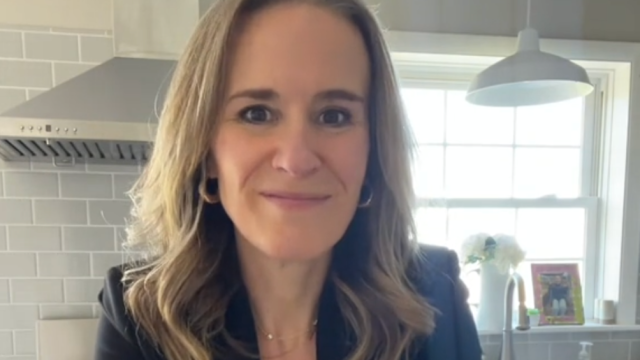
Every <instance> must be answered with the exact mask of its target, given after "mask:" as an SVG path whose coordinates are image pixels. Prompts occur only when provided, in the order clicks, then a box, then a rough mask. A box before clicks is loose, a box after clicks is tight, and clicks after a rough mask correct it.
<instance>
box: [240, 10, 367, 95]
mask: <svg viewBox="0 0 640 360" xmlns="http://www.w3.org/2000/svg"><path fill="white" fill-rule="evenodd" d="M231 60H232V61H231V68H230V70H231V73H230V83H229V87H230V89H229V90H230V91H231V92H233V91H234V90H241V89H244V88H247V87H269V88H272V87H273V88H276V91H279V90H278V88H280V89H281V90H283V91H284V90H285V89H289V90H292V91H301V92H304V91H310V90H311V89H312V88H313V89H316V90H317V89H319V88H335V87H340V88H347V89H348V90H352V91H357V92H361V93H364V92H366V90H367V87H368V83H369V61H368V55H367V50H366V47H365V44H364V41H363V39H362V36H361V34H360V32H359V31H358V29H357V28H356V27H355V26H354V25H352V24H351V23H350V22H349V21H348V20H347V19H346V18H344V17H342V16H341V15H339V14H337V13H335V12H333V11H331V10H328V9H324V8H320V7H317V6H313V5H307V4H282V5H276V6H272V7H269V8H267V9H265V10H262V11H260V12H258V13H256V14H254V15H252V16H251V17H249V18H248V19H246V21H245V22H244V23H243V26H242V28H241V29H240V31H239V32H238V34H237V37H236V39H235V42H234V49H233V54H232V57H231Z"/></svg>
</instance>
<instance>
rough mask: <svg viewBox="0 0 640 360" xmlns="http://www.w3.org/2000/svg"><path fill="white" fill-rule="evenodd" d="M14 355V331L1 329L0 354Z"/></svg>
mask: <svg viewBox="0 0 640 360" xmlns="http://www.w3.org/2000/svg"><path fill="white" fill-rule="evenodd" d="M4 355H13V332H11V331H6V330H3V331H0V356H4Z"/></svg>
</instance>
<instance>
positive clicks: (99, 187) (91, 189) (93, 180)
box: [60, 173, 113, 199]
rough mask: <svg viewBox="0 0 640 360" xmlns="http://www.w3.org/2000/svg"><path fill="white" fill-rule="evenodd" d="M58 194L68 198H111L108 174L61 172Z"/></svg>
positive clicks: (111, 186)
mask: <svg viewBox="0 0 640 360" xmlns="http://www.w3.org/2000/svg"><path fill="white" fill-rule="evenodd" d="M60 195H61V196H62V197H63V198H70V199H111V198H113V184H112V178H111V175H110V174H89V173H61V174H60Z"/></svg>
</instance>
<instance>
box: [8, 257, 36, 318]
mask: <svg viewBox="0 0 640 360" xmlns="http://www.w3.org/2000/svg"><path fill="white" fill-rule="evenodd" d="M36 269H37V268H36V254H33V253H20V252H15V253H14V252H0V278H23V277H35V276H36V274H37V271H36ZM0 319H2V317H0Z"/></svg>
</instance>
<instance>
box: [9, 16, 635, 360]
mask: <svg viewBox="0 0 640 360" xmlns="http://www.w3.org/2000/svg"><path fill="white" fill-rule="evenodd" d="M111 56H112V38H111V34H110V31H101V30H93V31H79V30H64V29H58V28H55V29H50V28H43V27H31V26H15V25H11V26H8V25H5V26H0V112H2V111H4V110H5V109H8V108H10V107H12V106H15V105H17V104H19V103H20V102H22V101H25V100H26V99H28V98H31V97H34V96H37V95H38V94H39V93H40V92H42V91H43V90H46V89H48V88H50V87H51V86H53V85H55V84H59V83H61V82H63V81H65V80H66V79H69V78H70V77H73V76H75V75H77V74H79V73H81V72H83V71H86V70H87V69H89V68H91V67H92V66H94V65H95V64H97V63H100V62H102V61H104V60H105V59H107V58H109V57H111ZM138 173H139V168H138V167H135V166H93V165H92V166H75V167H64V168H57V167H54V166H52V165H51V164H45V163H33V164H29V163H3V162H0V360H8V359H11V360H18V359H21V360H32V359H35V355H34V353H35V333H34V322H35V320H37V319H54V318H83V317H94V316H97V315H98V313H99V310H98V307H97V305H96V295H97V293H98V291H99V289H100V287H101V286H102V276H103V274H104V272H105V270H106V269H107V268H108V267H109V266H112V265H114V264H117V263H120V262H123V261H124V260H125V258H124V256H125V255H124V254H123V253H121V252H119V251H118V250H119V243H120V239H121V238H122V236H123V227H122V226H123V225H124V218H125V217H126V215H127V211H128V207H129V202H128V200H127V199H126V196H125V195H124V192H125V191H126V190H127V189H128V187H129V186H130V184H131V183H132V181H133V180H134V179H135V178H136V176H137V174H138ZM481 338H482V341H483V345H484V348H485V350H486V352H487V355H488V358H487V359H497V353H498V350H499V345H500V344H499V337H498V336H495V335H490V336H484V335H483V336H482V337H481ZM581 340H593V341H594V342H595V344H596V345H595V347H594V355H595V356H594V360H595V359H600V358H601V359H604V358H606V359H607V360H637V359H640V332H629V331H620V332H584V331H582V332H574V333H570V332H561V333H553V334H535V335H531V334H522V335H521V336H519V337H517V339H516V342H517V347H516V348H517V351H518V355H519V357H518V358H519V359H536V360H564V359H573V358H577V353H578V350H579V347H578V345H577V343H578V341H581Z"/></svg>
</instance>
